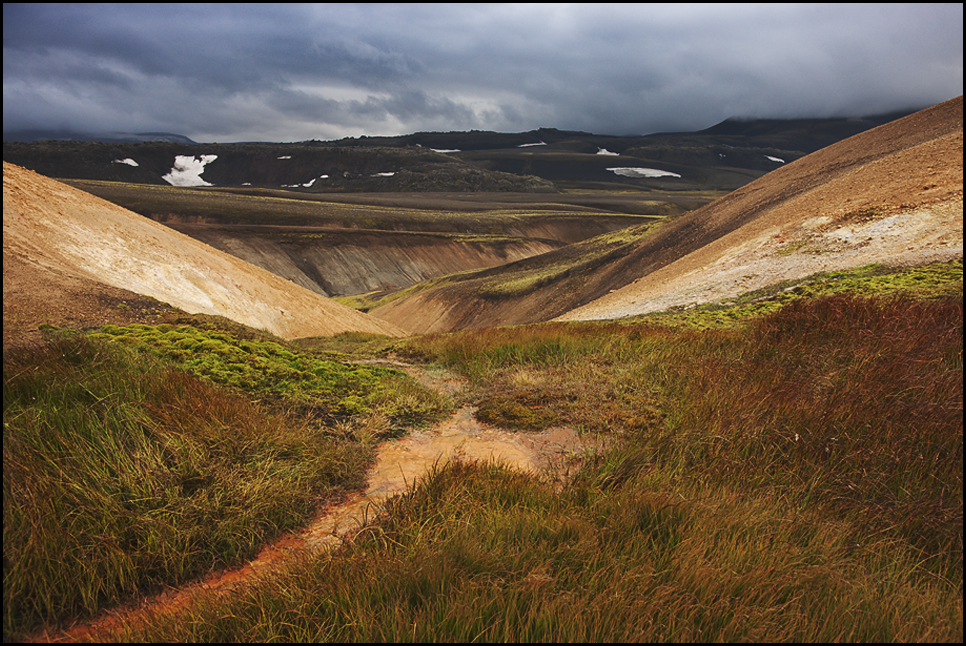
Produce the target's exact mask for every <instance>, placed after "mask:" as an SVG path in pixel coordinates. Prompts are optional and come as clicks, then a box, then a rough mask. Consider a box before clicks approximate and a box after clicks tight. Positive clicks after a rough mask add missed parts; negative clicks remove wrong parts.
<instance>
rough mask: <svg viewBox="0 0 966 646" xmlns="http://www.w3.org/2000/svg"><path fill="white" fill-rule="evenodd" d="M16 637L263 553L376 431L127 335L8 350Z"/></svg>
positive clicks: (7, 497) (358, 482)
mask: <svg viewBox="0 0 966 646" xmlns="http://www.w3.org/2000/svg"><path fill="white" fill-rule="evenodd" d="M3 374H4V377H3V501H4V504H3V509H4V521H3V554H4V586H3V594H4V637H5V639H8V638H13V637H14V636H15V635H17V634H19V632H20V631H21V630H24V629H26V628H29V627H30V626H31V625H34V624H35V623H36V622H40V621H45V622H50V621H55V620H58V619H66V618H69V617H71V616H76V615H83V614H89V613H93V612H95V611H96V610H98V609H99V608H101V607H103V606H104V605H107V604H112V603H117V602H118V601H119V600H120V599H122V598H123V597H125V596H127V595H131V594H133V593H134V592H136V591H139V590H140V591H145V590H148V589H150V588H152V587H153V586H158V585H161V584H166V585H177V584H178V583H181V582H184V581H186V580H188V579H190V578H193V577H196V576H198V575H200V574H202V573H204V572H207V571H209V570H210V569H212V568H215V567H218V566H221V565H225V564H230V563H238V562H240V561H242V560H244V559H247V558H251V557H252V556H253V555H254V554H255V553H256V552H257V550H258V549H260V548H261V546H263V545H264V544H265V543H266V542H267V541H269V540H271V539H273V538H274V537H276V536H278V535H279V534H280V533H281V532H283V531H285V530H288V529H291V528H293V527H295V526H297V525H299V524H300V523H302V522H304V520H305V519H306V518H307V517H308V515H309V514H311V513H312V512H313V511H314V510H315V509H316V508H317V507H318V505H319V504H320V502H321V501H324V500H333V499H336V498H338V497H339V496H340V495H342V494H343V493H344V492H347V491H350V490H353V489H357V488H359V487H361V486H362V485H363V483H364V472H365V468H366V466H367V465H368V462H369V460H370V459H371V457H372V447H371V446H367V445H364V444H362V443H359V442H348V441H344V440H341V441H340V440H337V439H335V438H333V437H332V434H331V432H329V431H326V430H325V429H323V428H319V427H318V426H315V425H308V424H305V423H304V422H301V421H299V420H297V419H296V418H293V417H290V416H281V415H278V414H275V413H272V412H271V411H270V410H267V409H266V408H265V407H264V406H260V405H258V404H257V403H252V402H251V401H250V397H240V396H237V395H236V394H233V393H231V392H229V391H226V390H225V389H223V388H219V387H216V386H213V385H211V384H208V383H205V381H203V380H200V379H198V378H197V377H195V376H193V375H191V374H189V373H186V372H183V371H180V370H177V369H175V368H174V367H173V366H172V365H171V364H170V363H169V362H166V361H161V360H160V359H155V358H153V357H151V356H147V355H145V354H143V353H139V352H135V351H133V350H131V349H129V348H127V347H125V346H124V345H122V344H117V343H106V342H104V341H103V340H99V339H89V338H85V337H82V336H74V337H72V338H66V339H63V340H60V341H56V342H52V343H50V344H48V345H46V346H44V347H43V348H42V349H37V350H31V351H22V352H17V353H4V373H3Z"/></svg>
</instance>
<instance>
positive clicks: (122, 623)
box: [29, 362, 601, 642]
mask: <svg viewBox="0 0 966 646" xmlns="http://www.w3.org/2000/svg"><path fill="white" fill-rule="evenodd" d="M380 363H382V362H380ZM390 363H391V366H392V367H394V368H396V369H401V370H404V371H405V372H407V373H409V374H410V375H411V376H413V377H414V378H416V379H417V380H419V381H420V382H422V383H423V384H425V385H427V386H429V387H431V388H434V389H437V390H440V391H441V392H444V393H446V394H449V395H452V394H454V393H456V392H457V391H459V390H460V389H461V388H463V387H464V382H463V381H462V380H461V379H459V378H458V377H456V376H455V375H453V374H448V373H434V374H429V373H427V372H426V371H424V370H422V369H420V368H419V367H417V366H412V365H409V364H404V363H401V362H390ZM473 413H474V409H473V408H472V407H471V406H463V407H462V408H460V409H459V410H458V411H456V413H454V414H453V415H452V416H451V417H450V418H449V419H447V420H444V421H442V422H440V423H437V424H435V425H434V426H432V427H431V428H428V429H424V430H416V431H413V432H412V433H410V434H409V435H407V436H406V437H404V438H401V439H398V440H391V441H387V442H384V443H383V444H381V445H380V446H379V447H378V450H377V459H376V463H375V465H374V466H373V467H372V468H371V470H370V472H369V474H368V485H367V487H366V489H365V491H362V492H359V493H357V494H353V495H351V496H349V497H348V498H347V499H346V500H344V501H343V502H342V503H341V504H339V505H335V506H332V507H329V508H326V509H323V510H321V511H320V512H319V513H318V515H317V516H316V517H315V518H314V519H313V520H312V521H311V522H310V523H309V524H308V525H307V526H306V527H305V528H304V529H302V530H301V531H298V532H293V533H290V534H286V535H284V536H282V537H281V538H279V539H278V540H277V541H275V542H274V543H272V544H270V545H267V546H266V547H265V548H264V549H263V550H262V551H261V552H260V553H259V554H258V555H257V556H256V557H255V558H254V559H252V560H251V561H249V562H248V563H246V564H244V565H242V566H240V567H235V568H231V569H226V570H222V571H218V572H213V573H212V574H210V575H209V576H207V577H206V578H205V579H203V580H201V581H197V582H194V583H191V584H188V585H186V586H182V587H180V588H171V589H167V590H164V591H163V592H161V593H159V594H156V595H154V596H151V597H146V598H143V599H141V600H139V601H137V602H135V603H131V604H128V605H127V606H124V607H119V608H115V609H112V610H109V611H105V612H104V613H102V614H101V615H99V616H98V617H95V618H93V619H91V620H88V621H83V622H78V623H76V624H74V625H72V626H70V627H69V628H67V629H66V630H55V629H46V630H43V631H40V632H39V633H37V634H36V635H34V636H33V638H32V639H31V640H29V641H33V642H75V641H106V640H109V639H110V638H111V635H113V634H116V633H118V632H120V631H121V630H123V629H124V628H125V627H130V626H136V625H137V624H138V623H139V622H145V621H151V620H152V618H155V617H158V616H163V615H168V614H174V613H177V612H179V611H182V610H185V609H186V608H188V607H190V606H191V604H193V603H195V602H197V601H200V600H202V599H204V598H206V597H209V596H210V595H216V596H227V595H230V594H232V593H233V592H234V591H238V590H240V589H243V588H244V587H246V586H250V585H252V584H254V583H256V582H257V581H259V580H261V579H263V578H265V577H266V576H268V575H272V574H277V573H280V572H282V571H283V570H284V569H285V568H287V567H291V566H294V565H297V564H298V563H300V562H301V560H302V559H303V558H305V557H311V556H312V555H315V554H321V553H324V552H325V551H328V550H332V549H336V548H338V547H339V546H340V545H341V544H342V543H343V542H345V541H347V540H351V538H352V536H353V535H355V533H356V532H358V531H359V530H360V529H361V528H363V527H364V526H366V525H367V524H370V523H372V522H374V521H376V520H377V519H378V518H379V516H380V514H381V512H382V509H383V505H384V503H385V501H386V500H387V499H389V498H390V497H392V496H394V495H397V494H401V493H403V492H405V491H406V490H407V489H408V488H410V487H411V486H413V485H414V484H416V483H418V482H419V481H420V480H421V479H422V478H424V477H425V476H426V475H427V474H428V473H429V472H430V471H431V470H432V469H433V468H434V467H436V466H441V465H443V464H445V463H446V462H448V461H449V460H453V459H464V460H481V461H494V462H498V463H501V464H505V465H507V466H509V467H512V468H514V469H519V470H521V471H526V472H530V473H534V474H535V475H538V476H540V477H544V478H547V479H548V480H549V481H551V482H561V481H563V480H565V479H566V478H567V477H569V475H571V474H572V473H573V471H574V470H575V469H576V468H577V466H579V463H580V462H581V460H582V458H584V457H586V456H587V455H588V453H589V452H593V451H596V450H599V448H600V446H601V445H600V444H599V442H597V441H595V440H594V439H592V438H587V437H582V436H579V435H578V434H577V433H576V432H575V431H574V430H573V429H570V428H564V427H561V428H551V429H548V430H545V431H541V432H537V433H522V432H509V431H506V430H503V429H499V428H495V427H492V426H489V425H487V424H483V423H480V422H479V421H477V420H476V419H475V418H474V417H473Z"/></svg>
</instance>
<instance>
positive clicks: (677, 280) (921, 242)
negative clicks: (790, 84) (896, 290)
mask: <svg viewBox="0 0 966 646" xmlns="http://www.w3.org/2000/svg"><path fill="white" fill-rule="evenodd" d="M749 214H750V217H749ZM727 222H732V223H741V224H740V226H738V227H736V228H733V229H731V230H728V227H727V226H722V224H723V223H727ZM675 224H676V225H677V227H673V226H672V227H670V229H672V233H673V229H675V228H677V229H680V230H682V231H684V230H686V229H687V228H691V229H713V228H721V229H724V230H725V233H724V235H721V236H720V237H717V238H715V239H713V240H711V241H708V242H704V243H702V244H701V245H700V246H698V247H697V248H694V247H693V246H692V248H690V249H685V250H686V251H687V253H684V254H681V255H679V256H678V257H677V258H675V259H674V260H673V261H671V262H669V263H667V264H663V266H660V267H659V268H656V270H654V271H651V272H650V273H646V274H644V275H639V277H638V278H637V279H636V280H634V281H633V282H632V283H630V284H627V285H624V286H622V287H620V288H619V289H615V291H613V292H612V293H610V294H607V295H605V296H603V297H601V298H599V299H597V300H595V301H593V302H591V303H588V304H587V305H584V306H583V307H579V308H577V309H575V310H572V311H570V312H568V313H566V314H564V315H562V316H560V317H558V319H557V320H571V321H575V320H593V319H615V318H622V317H626V316H633V315H636V314H645V313H648V312H656V311H662V310H666V309H669V308H672V307H680V306H690V305H695V304H700V303H708V302H715V301H719V300H723V299H727V298H732V297H734V296H737V295H738V294H741V293H743V292H746V291H751V290H755V289H760V288H762V287H766V286H768V285H772V284H775V283H777V282H780V281H784V280H793V279H800V278H804V277H806V276H808V275H810V274H813V273H816V272H823V271H838V270H843V269H849V268H853V267H859V266H863V265H868V264H873V263H882V264H890V265H897V264H900V265H918V264H925V263H928V262H934V261H945V260H951V259H954V258H961V257H962V255H963V98H962V97H958V98H957V99H953V100H951V101H947V102H945V103H942V104H939V105H937V106H934V107H932V108H929V109H927V110H923V111H921V112H917V113H915V114H913V115H910V116H908V117H904V118H902V119H898V120H896V121H894V122H892V123H888V124H886V125H883V126H879V127H878V128H874V129H872V130H869V131H866V132H864V133H861V134H859V135H856V136H854V137H851V138H849V139H846V140H844V141H841V142H839V143H837V144H833V145H832V146H829V147H828V148H825V149H823V150H820V151H817V152H815V153H812V154H811V155H808V156H806V157H803V158H801V159H799V160H797V161H795V162H793V163H791V164H788V165H787V166H785V167H783V168H781V169H779V170H776V171H773V172H771V173H769V174H768V175H765V176H764V177H762V178H760V179H758V180H756V181H755V182H752V183H751V184H748V185H747V186H745V187H743V188H741V189H738V190H737V191H735V192H734V193H731V194H730V195H728V196H726V197H724V198H722V199H720V200H718V201H717V202H713V203H712V204H709V205H707V206H705V207H702V208H701V209H699V210H697V211H694V212H692V213H689V214H688V215H686V216H683V217H682V218H681V219H680V221H679V222H677V223H675ZM665 235H666V237H668V238H670V237H672V236H668V235H667V234H665ZM682 247H684V245H682ZM615 287H617V286H615Z"/></svg>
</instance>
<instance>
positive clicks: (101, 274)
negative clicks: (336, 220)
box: [3, 162, 405, 347]
mask: <svg viewBox="0 0 966 646" xmlns="http://www.w3.org/2000/svg"><path fill="white" fill-rule="evenodd" d="M131 292H133V293H134V294H139V295H142V296H147V297H150V298H152V299H156V300H157V301H161V302H162V303H169V304H170V305H173V306H175V307H177V308H180V309H181V310H184V311H186V312H189V313H203V314H217V315H221V316H224V317H227V318H229V319H232V320H234V321H237V322H239V323H244V324H245V325H249V326H251V327H255V328H259V329H264V330H267V331H269V332H271V333H273V334H275V335H277V336H280V337H283V338H297V337H306V336H328V335H332V334H337V333H340V332H346V331H358V332H371V333H378V334H386V335H390V336H403V335H405V332H404V331H403V330H402V329H400V328H399V327H397V326H395V325H392V324H390V323H386V322H383V321H380V320H377V319H373V318H371V317H369V316H367V315H365V314H362V313H361V312H358V311H356V310H353V309H351V308H348V307H345V306H343V305H340V304H339V303H336V302H334V301H332V300H330V299H327V298H325V297H323V296H320V295H319V294H316V293H314V292H311V291H309V290H307V289H305V288H303V287H300V286H298V285H296V284H294V283H292V282H290V281H287V280H285V279H283V278H279V277H278V276H276V275H274V274H272V273H269V272H267V271H265V270H263V269H260V268H258V267H255V266H254V265H251V264H249V263H247V262H245V261H243V260H240V259H238V258H235V257H234V256H231V255H229V254H226V253H224V252H221V251H218V250H216V249H214V248H212V247H209V246H208V245H205V244H203V243H201V242H198V241H197V240H194V239H192V238H189V237H188V236H186V235H183V234H180V233H178V232H176V231H174V230H172V229H169V228H168V227H165V226H164V225H161V224H158V223H156V222H154V221H152V220H149V219H148V218H145V217H142V216H140V215H138V214H136V213H133V212H131V211H128V210H126V209H123V208H121V207H119V206H116V205H114V204H112V203H110V202H107V201H105V200H102V199H100V198H97V197H94V196H93V195H90V194H88V193H84V192H83V191H80V190H77V189H75V188H72V187H70V186H67V185H65V184H62V183H60V182H57V181H54V180H52V179H50V178H47V177H44V176H42V175H39V174H37V173H34V172H32V171H28V170H26V169H23V168H21V167H19V166H14V165H12V164H8V163H6V162H4V164H3V321H4V346H5V347H6V346H8V345H10V344H14V343H16V342H17V341H18V338H17V336H18V335H29V334H31V333H32V332H33V331H34V330H35V328H36V325H38V324H40V323H44V322H51V323H54V324H79V325H84V324H87V325H94V324H99V323H105V322H113V321H115V320H119V319H120V320H130V319H132V318H137V317H135V316H133V315H132V314H131V310H132V305H131V303H134V302H135V301H136V304H135V305H134V307H133V309H134V310H137V311H139V312H140V311H141V310H142V309H147V310H151V309H152V308H154V309H155V310H157V309H159V308H162V306H161V305H160V304H158V303H151V302H150V301H145V299H137V298H136V297H135V296H134V294H131ZM118 305H120V306H121V307H118ZM125 308H126V309H125ZM162 309H163V308H162Z"/></svg>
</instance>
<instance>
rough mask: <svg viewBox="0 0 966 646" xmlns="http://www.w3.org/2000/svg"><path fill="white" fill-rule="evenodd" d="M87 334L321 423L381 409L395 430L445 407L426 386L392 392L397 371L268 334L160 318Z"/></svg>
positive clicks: (401, 379) (400, 384)
mask: <svg viewBox="0 0 966 646" xmlns="http://www.w3.org/2000/svg"><path fill="white" fill-rule="evenodd" d="M92 336H93V337H94V338H111V339H114V340H117V341H119V342H121V343H124V344H126V345H128V346H131V347H134V348H136V349H138V350H141V351H145V352H150V353H153V354H155V355H157V356H160V357H163V358H165V359H168V360H171V361H174V362H175V363H177V364H178V365H179V366H180V367H182V368H183V369H185V370H188V371H190V372H192V373H193V374H195V375H198V376H199V377H201V378H202V379H205V380H207V381H210V382H212V383H216V384H219V385H221V386H226V387H229V388H232V389H235V390H236V391H239V392H244V393H249V394H251V395H254V396H256V397H259V398H265V399H268V400H270V401H272V402H274V403H276V404H279V405H281V406H283V407H284V408H286V409H288V410H291V411H293V412H295V411H297V412H298V413H299V414H300V415H303V416H306V417H307V418H309V419H314V420H317V421H320V422H322V423H324V424H335V423H337V422H339V421H345V420H348V419H350V418H353V417H358V416H361V415H381V416H385V417H386V418H387V419H388V420H389V425H390V428H391V429H395V430H394V431H393V432H401V429H402V428H403V427H405V426H406V425H409V424H413V423H417V422H419V421H424V420H426V419H431V418H433V417H434V416H438V415H439V414H440V413H441V412H442V411H443V410H445V406H444V405H441V402H440V401H439V400H438V399H436V398H435V397H433V396H432V395H431V394H430V393H428V392H425V393H424V394H423V396H422V397H419V396H417V391H416V389H413V392H412V393H407V396H405V397H401V398H399V397H396V394H397V393H398V392H399V391H400V390H401V389H407V387H406V386H405V385H404V384H406V383H407V382H408V381H410V379H409V377H408V376H406V375H405V374H403V373H400V372H398V371H395V370H391V369H388V368H384V367H379V366H372V365H350V364H345V363H341V362H339V361H334V360H332V359H327V358H322V357H318V356H312V355H309V354H304V353H301V352H298V351H297V350H295V349H294V348H289V347H285V346H283V345H280V344H279V343H275V342H273V341H267V340H255V339H237V338H236V337H234V336H232V335H231V334H229V333H227V332H221V331H204V330H199V329H198V328H196V327H192V326H188V325H180V326H179V325H167V324H166V325H158V326H148V325H130V326H126V327H121V326H115V325H108V326H105V327H103V328H101V329H100V331H99V332H97V333H96V334H93V335H92ZM409 394H411V395H413V396H409Z"/></svg>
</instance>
